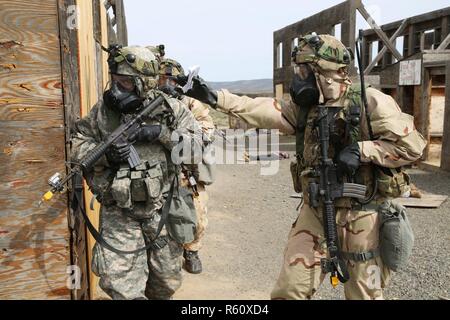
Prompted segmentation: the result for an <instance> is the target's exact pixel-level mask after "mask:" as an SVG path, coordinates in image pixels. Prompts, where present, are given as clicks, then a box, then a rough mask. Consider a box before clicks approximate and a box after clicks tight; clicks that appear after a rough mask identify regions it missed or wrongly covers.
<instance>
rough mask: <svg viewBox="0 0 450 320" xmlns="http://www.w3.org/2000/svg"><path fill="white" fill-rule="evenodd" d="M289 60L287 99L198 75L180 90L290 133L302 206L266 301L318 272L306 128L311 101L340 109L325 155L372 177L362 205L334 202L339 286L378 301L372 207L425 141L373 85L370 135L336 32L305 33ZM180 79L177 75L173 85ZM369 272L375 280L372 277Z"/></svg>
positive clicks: (311, 284)
mask: <svg viewBox="0 0 450 320" xmlns="http://www.w3.org/2000/svg"><path fill="white" fill-rule="evenodd" d="M293 59H294V62H295V65H296V66H295V76H294V81H293V83H292V86H291V96H292V100H291V102H290V103H285V102H283V101H278V100H276V99H275V100H274V99H271V98H256V99H251V98H249V97H239V96H236V95H234V94H231V93H230V92H228V91H227V90H220V91H218V92H214V91H212V90H211V89H209V87H208V86H207V84H206V83H205V82H204V81H203V80H202V79H201V78H198V79H197V80H196V81H195V85H194V88H193V90H191V91H189V92H188V93H187V94H188V95H190V96H192V97H194V98H197V99H200V100H201V101H203V102H205V103H208V104H209V105H211V106H213V107H215V108H217V109H219V110H221V111H223V112H225V113H229V114H232V115H234V116H237V117H239V118H241V119H243V120H245V121H246V122H247V123H248V124H249V125H250V126H253V127H259V128H267V129H279V130H281V131H282V132H284V133H286V134H290V135H296V136H297V149H298V150H297V161H296V162H294V163H293V164H292V167H291V171H292V173H293V179H294V185H295V188H296V191H297V192H302V191H303V194H304V206H303V207H302V209H301V211H300V215H299V217H298V219H297V221H296V222H295V223H294V224H293V227H292V230H291V232H290V234H289V240H288V244H287V247H286V250H285V253H284V260H283V265H282V268H281V273H280V275H279V278H278V281H277V283H276V285H275V288H274V289H273V291H272V294H271V297H272V299H310V298H312V296H313V295H314V293H315V292H316V291H317V290H318V289H319V286H320V285H321V283H322V282H323V280H324V278H325V275H324V274H323V273H322V269H321V259H322V258H324V257H326V255H327V250H326V243H325V238H324V230H323V221H322V214H321V212H320V211H321V210H317V209H314V208H312V207H311V206H310V203H309V197H308V184H309V182H310V181H311V180H312V179H315V178H313V177H312V176H311V169H312V167H314V166H316V165H317V161H318V157H319V154H320V153H319V141H318V136H317V131H315V130H314V129H313V127H314V120H315V118H317V108H316V107H315V105H317V104H319V103H320V104H324V105H327V106H339V107H341V108H342V110H341V112H340V113H339V119H338V120H337V121H336V123H337V126H338V132H339V131H340V135H337V136H336V137H337V138H338V139H336V140H340V141H336V140H335V145H332V146H331V148H330V149H331V150H330V153H332V156H333V154H334V159H335V161H336V162H337V164H338V168H339V169H340V170H341V172H343V174H344V177H348V176H349V175H350V172H351V173H352V175H353V174H354V173H356V175H355V180H356V181H357V182H359V183H361V184H365V185H366V186H369V189H370V188H372V190H373V189H374V187H373V186H374V179H373V178H374V177H376V179H377V180H379V182H380V183H379V184H378V188H377V191H376V196H375V198H374V200H373V201H372V203H370V204H369V205H367V206H362V205H360V204H359V203H356V202H355V201H353V200H351V199H350V198H341V199H339V200H338V201H337V202H336V204H335V205H336V212H337V215H336V221H337V227H338V233H339V240H340V248H341V250H342V256H343V257H344V260H345V262H346V265H347V267H348V271H349V273H350V280H349V281H348V282H347V283H345V285H344V288H345V296H346V298H347V299H382V298H383V290H382V289H383V288H385V287H386V286H387V284H388V283H389V280H390V270H389V269H388V268H387V267H386V265H385V264H384V262H383V261H382V259H381V258H380V256H379V254H378V245H379V224H380V217H379V214H378V213H377V211H376V208H377V205H378V204H379V203H381V202H382V201H383V200H384V199H386V198H395V197H398V196H401V195H403V194H408V192H409V186H408V183H407V182H408V181H407V180H408V179H407V177H406V175H405V174H404V173H403V172H400V171H397V170H395V169H396V168H400V167H401V166H404V165H408V164H411V163H413V162H414V161H416V160H418V159H419V158H420V157H421V155H422V152H423V150H424V148H425V145H426V142H425V140H424V139H423V137H422V136H421V135H420V133H419V132H417V131H416V129H415V127H414V119H413V117H412V116H410V115H407V114H404V113H402V111H401V109H400V107H399V106H398V105H397V103H396V102H395V100H394V99H393V98H392V97H390V96H388V95H385V94H383V93H381V92H380V91H378V90H376V89H373V88H367V91H366V93H367V100H368V106H367V109H368V110H367V111H368V114H369V118H370V124H371V126H372V129H373V137H374V138H373V139H371V138H370V136H369V129H368V128H369V126H368V123H367V121H366V112H365V110H364V108H363V107H362V106H361V88H360V86H358V85H353V84H352V81H351V80H350V77H349V74H348V66H349V64H350V62H351V53H350V52H349V51H348V50H347V49H346V47H345V46H344V45H343V44H342V43H341V42H340V41H338V40H337V39H336V38H334V37H332V36H329V35H320V36H317V35H315V34H311V35H308V36H305V37H303V38H302V39H301V41H300V44H299V47H298V48H297V51H296V53H295V55H294V57H293ZM185 81H186V80H185V78H180V79H179V83H180V84H183V83H184V82H185ZM355 107H356V109H355ZM355 110H356V111H357V112H356V115H355ZM300 124H301V125H300ZM355 130H356V131H355ZM355 133H356V134H355ZM336 137H334V138H336ZM299 146H300V147H299ZM371 164H374V165H377V166H378V168H385V169H383V170H378V169H377V171H376V175H375V176H374V174H373V173H374V171H373V170H376V169H375V167H374V166H371ZM391 172H392V175H393V176H392V175H390V173H391ZM384 178H387V180H383V179H384ZM386 182H387V183H386ZM374 276H375V277H377V278H378V279H375V280H374V279H373V277H374ZM377 283H379V284H380V285H379V286H378V285H376V284H377ZM372 284H375V285H372Z"/></svg>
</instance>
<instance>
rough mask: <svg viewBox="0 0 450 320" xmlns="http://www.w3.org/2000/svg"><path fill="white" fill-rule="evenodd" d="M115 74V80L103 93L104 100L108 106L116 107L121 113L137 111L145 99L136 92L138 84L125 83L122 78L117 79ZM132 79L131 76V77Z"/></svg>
mask: <svg viewBox="0 0 450 320" xmlns="http://www.w3.org/2000/svg"><path fill="white" fill-rule="evenodd" d="M115 77H117V76H115V75H113V81H112V83H111V88H110V89H109V90H107V91H106V92H105V93H104V95H103V100H104V102H105V103H106V105H107V106H109V107H111V108H114V109H116V110H117V111H118V112H120V113H132V112H134V111H136V110H137V109H138V108H139V107H140V106H141V105H142V101H143V99H142V98H141V97H140V96H139V95H138V94H137V92H136V85H135V84H134V83H133V84H130V83H129V81H128V84H127V85H126V84H125V85H124V84H123V81H120V79H115ZM130 79H131V78H130Z"/></svg>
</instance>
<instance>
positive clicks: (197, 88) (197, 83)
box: [176, 75, 217, 108]
mask: <svg viewBox="0 0 450 320" xmlns="http://www.w3.org/2000/svg"><path fill="white" fill-rule="evenodd" d="M187 80H188V77H187V76H181V75H179V76H178V77H177V78H176V82H177V83H178V84H179V85H180V86H184V85H186V83H187ZM178 90H181V89H178ZM184 95H186V96H188V97H191V98H194V99H196V100H198V101H201V102H203V103H206V104H208V105H210V106H211V107H213V108H216V106H217V92H215V91H213V90H212V89H211V88H210V87H209V86H208V84H207V83H206V81H205V80H203V79H202V78H200V77H199V76H196V77H194V79H193V83H192V89H191V90H189V91H188V92H186V93H184Z"/></svg>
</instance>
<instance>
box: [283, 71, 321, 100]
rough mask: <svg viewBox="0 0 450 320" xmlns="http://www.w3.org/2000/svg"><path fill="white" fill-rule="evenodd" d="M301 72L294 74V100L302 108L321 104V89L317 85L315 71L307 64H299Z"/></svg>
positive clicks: (292, 83)
mask: <svg viewBox="0 0 450 320" xmlns="http://www.w3.org/2000/svg"><path fill="white" fill-rule="evenodd" d="M298 68H299V72H298V73H295V74H294V78H293V80H292V82H291V88H290V94H291V98H292V101H293V102H294V103H295V104H296V105H298V106H299V107H301V108H311V107H312V106H315V105H318V104H319V99H320V91H319V88H318V87H317V81H316V76H315V75H314V71H313V70H312V68H311V67H310V66H309V65H307V64H301V65H299V66H298Z"/></svg>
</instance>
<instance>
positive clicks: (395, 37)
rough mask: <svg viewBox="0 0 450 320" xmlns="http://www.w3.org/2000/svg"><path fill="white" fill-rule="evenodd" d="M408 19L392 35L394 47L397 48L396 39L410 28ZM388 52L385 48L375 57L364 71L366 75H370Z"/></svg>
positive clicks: (391, 39) (391, 40)
mask: <svg viewBox="0 0 450 320" xmlns="http://www.w3.org/2000/svg"><path fill="white" fill-rule="evenodd" d="M408 23H409V22H408V19H405V20H403V22H402V24H401V25H400V27H399V28H398V29H397V31H395V33H394V34H393V35H392V37H391V38H390V39H389V42H390V43H392V45H393V46H395V39H397V38H398V37H399V36H400V35H401V34H402V33H403V31H405V29H406V27H407V26H408ZM386 51H387V47H383V49H381V51H380V52H379V53H378V55H377V56H376V57H375V59H374V60H373V61H372V62H371V63H370V64H369V66H368V67H367V68H366V70H364V74H366V75H367V74H369V73H370V72H371V71H372V69H373V68H374V67H375V66H376V65H377V63H378V61H380V59H381V58H382V57H383V56H384V54H385V53H386Z"/></svg>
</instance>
